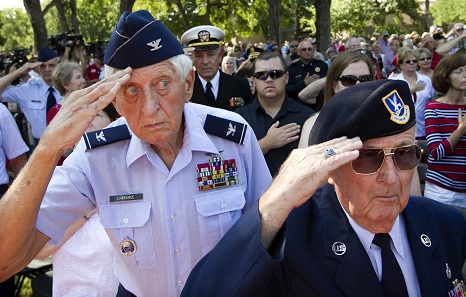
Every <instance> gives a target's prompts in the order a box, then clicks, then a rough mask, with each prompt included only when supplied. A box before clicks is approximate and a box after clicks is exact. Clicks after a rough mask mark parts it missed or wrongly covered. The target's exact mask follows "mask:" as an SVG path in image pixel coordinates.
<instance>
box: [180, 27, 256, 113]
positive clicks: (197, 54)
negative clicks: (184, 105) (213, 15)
mask: <svg viewBox="0 0 466 297" xmlns="http://www.w3.org/2000/svg"><path fill="white" fill-rule="evenodd" d="M224 38H225V33H223V31H222V30H221V29H220V28H217V27H215V26H208V25H204V26H197V27H194V28H191V29H189V30H188V31H186V32H185V33H184V34H183V35H182V36H181V44H183V45H184V46H187V47H189V48H190V49H192V52H191V57H192V60H193V63H194V67H195V68H196V76H195V81H194V91H193V96H192V98H191V102H195V103H199V104H204V105H208V106H212V107H218V108H223V109H227V110H235V109H236V108H238V107H239V106H243V105H246V104H248V103H250V102H252V93H251V90H250V88H249V82H248V81H247V79H245V78H242V77H236V76H231V75H228V74H226V73H224V72H222V71H221V70H220V69H219V66H220V63H221V61H222V56H223V51H222V46H221V45H222V43H223V40H224Z"/></svg>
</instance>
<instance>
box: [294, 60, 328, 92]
mask: <svg viewBox="0 0 466 297" xmlns="http://www.w3.org/2000/svg"><path fill="white" fill-rule="evenodd" d="M287 70H288V72H289V78H288V83H287V85H286V94H287V95H288V97H290V98H292V99H298V94H299V92H300V91H301V90H302V89H304V88H305V87H306V84H305V82H304V78H305V77H306V75H307V74H309V75H314V74H318V75H319V78H322V77H325V76H327V71H328V65H327V63H325V62H324V61H321V60H317V59H312V60H311V61H310V62H309V64H305V63H303V61H302V60H299V61H296V62H293V63H291V64H290V65H289V66H288V69H287Z"/></svg>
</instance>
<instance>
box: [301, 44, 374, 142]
mask: <svg viewBox="0 0 466 297" xmlns="http://www.w3.org/2000/svg"><path fill="white" fill-rule="evenodd" d="M372 66H373V65H372V61H370V60H369V58H368V56H367V55H365V54H364V53H361V52H359V51H345V52H343V53H341V54H339V55H338V56H336V57H335V58H334V59H333V61H332V64H330V68H329V71H328V73H327V77H326V78H325V85H324V89H323V91H324V105H325V104H326V103H327V102H328V100H329V99H330V98H331V97H332V96H333V95H335V94H336V93H338V92H340V91H341V90H344V89H346V88H348V87H351V86H354V85H355V84H357V83H360V82H366V81H372V80H373V79H374V68H373V67H372ZM309 86H311V85H309ZM303 91H304V92H305V90H303ZM318 114H319V113H315V114H314V115H313V116H312V117H310V118H309V119H308V120H307V121H306V122H305V123H304V126H303V128H302V132H301V138H300V140H299V147H301V148H304V147H308V144H307V142H308V139H309V132H311V129H312V126H314V122H315V120H316V119H317V116H318Z"/></svg>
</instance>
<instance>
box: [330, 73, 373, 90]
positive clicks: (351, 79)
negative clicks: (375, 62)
mask: <svg viewBox="0 0 466 297" xmlns="http://www.w3.org/2000/svg"><path fill="white" fill-rule="evenodd" d="M338 80H339V81H341V84H342V85H344V86H345V87H350V86H354V85H355V84H356V83H357V82H358V81H359V82H362V83H363V82H366V81H373V80H374V77H373V76H372V75H370V74H364V75H361V76H359V77H357V76H354V75H343V76H342V77H340V78H339V79H338Z"/></svg>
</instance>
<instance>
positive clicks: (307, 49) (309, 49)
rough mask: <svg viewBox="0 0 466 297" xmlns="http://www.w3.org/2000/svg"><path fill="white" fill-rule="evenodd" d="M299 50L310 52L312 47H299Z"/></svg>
mask: <svg viewBox="0 0 466 297" xmlns="http://www.w3.org/2000/svg"><path fill="white" fill-rule="evenodd" d="M299 50H300V51H302V52H305V51H308V52H312V51H313V50H314V49H313V48H312V47H303V48H301V49H299Z"/></svg>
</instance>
